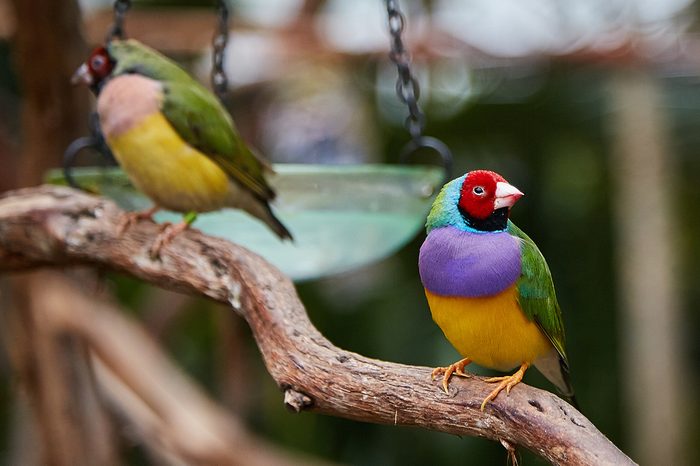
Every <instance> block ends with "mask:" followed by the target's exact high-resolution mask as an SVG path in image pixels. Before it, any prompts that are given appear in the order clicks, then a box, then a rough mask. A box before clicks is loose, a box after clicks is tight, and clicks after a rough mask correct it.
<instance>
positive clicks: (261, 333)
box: [0, 186, 634, 465]
mask: <svg viewBox="0 0 700 466" xmlns="http://www.w3.org/2000/svg"><path fill="white" fill-rule="evenodd" d="M121 215H122V211H121V210H119V208H117V207H116V206H115V205H114V204H113V203H112V202H111V201H108V200H105V199H102V198H97V197H92V196H88V195H86V194H84V193H80V192H77V191H74V190H71V189H67V188H60V187H51V186H43V187H39V188H33V189H25V190H19V191H14V192H10V193H6V194H5V195H4V196H2V197H0V258H10V260H7V261H5V260H3V261H2V262H0V272H8V271H12V270H17V269H20V268H29V267H35V266H40V265H47V264H51V265H56V266H66V265H78V264H92V265H97V266H103V267H108V268H111V269H115V270H121V271H124V272H126V273H129V274H131V275H134V276H136V277H139V278H141V279H143V280H145V281H148V282H150V283H153V284H155V285H157V286H160V287H164V288H170V289H175V290H179V291H184V292H189V293H195V294H200V295H205V296H208V297H209V298H211V299H214V300H216V301H220V302H223V303H229V304H230V305H231V306H232V307H233V309H234V310H235V311H236V312H237V313H238V314H240V315H241V316H242V317H243V318H245V320H246V321H247V322H248V324H249V325H250V327H251V328H252V331H253V334H254V336H255V339H256V341H257V344H258V347H259V348H260V351H261V352H262V355H263V358H264V359H265V364H266V365H267V368H268V370H269V372H270V374H271V375H272V377H273V378H274V379H275V381H276V382H277V384H278V385H279V386H280V388H281V389H282V390H284V392H285V398H284V399H285V402H286V403H287V405H288V406H289V407H290V409H293V410H295V411H300V410H309V411H313V412H318V413H323V414H329V415H333V416H341V417H345V418H349V419H354V420H357V421H363V422H374V423H380V424H394V425H403V426H418V427H423V428H426V429H431V430H436V431H441V432H447V433H451V434H456V435H470V436H478V437H485V438H489V439H492V440H496V441H500V440H503V441H506V442H507V443H510V444H516V445H522V446H524V447H526V448H528V449H530V450H532V451H534V452H535V453H537V454H539V455H541V456H543V457H544V458H546V459H548V460H549V461H551V462H552V463H555V464H569V465H605V464H609V465H622V464H634V463H633V462H632V461H631V460H630V459H629V458H628V457H627V456H625V455H624V454H623V453H622V452H621V451H620V450H619V449H618V448H617V447H615V445H613V444H612V443H611V442H610V441H609V440H608V439H607V438H605V436H604V435H603V434H602V433H600V431H598V429H596V428H595V426H594V425H593V424H591V422H590V421H588V419H586V418H585V417H584V416H583V415H581V414H580V413H579V412H578V411H576V410H575V409H574V408H573V407H571V406H570V405H568V404H567V403H566V402H565V401H563V400H562V399H560V398H558V397H557V396H555V395H554V394H552V393H549V392H546V391H543V390H538V389H536V388H533V387H529V386H527V385H524V384H520V385H518V387H516V388H515V390H513V391H512V392H511V393H510V396H503V395H501V396H499V397H498V398H497V399H496V400H495V401H494V402H492V403H490V404H489V405H488V407H487V408H486V411H485V412H482V411H480V409H479V408H480V405H481V400H483V399H484V397H485V396H486V395H487V394H488V393H489V392H490V390H491V389H492V387H491V386H490V385H488V384H486V383H485V382H483V381H482V380H480V378H478V377H471V378H469V379H459V378H456V379H454V380H453V381H452V382H451V384H450V387H451V391H450V394H449V395H447V394H445V393H444V392H442V391H441V390H440V388H439V383H438V382H437V381H435V382H431V381H430V372H431V369H430V368H426V367H417V366H407V365H402V364H395V363H389V362H384V361H378V360H375V359H370V358H366V357H364V356H361V355H359V354H355V353H352V352H349V351H345V350H342V349H340V348H337V347H335V346H333V345H332V344H331V343H330V342H329V341H328V340H327V339H325V338H324V337H323V336H322V335H321V334H320V333H319V332H318V330H316V328H315V327H314V326H313V325H312V324H311V322H310V321H309V318H308V316H307V314H306V311H305V309H304V306H303V305H302V303H301V302H300V301H299V298H298V296H297V294H296V291H295V289H294V286H293V284H292V283H291V282H290V280H289V279H288V278H286V277H285V276H284V275H283V274H282V273H280V272H279V271H278V270H277V269H275V268H274V267H273V266H271V265H270V264H268V263H267V262H266V261H264V260H263V259H262V258H260V257H259V256H257V255H255V254H253V253H251V252H250V251H248V250H246V249H245V248H242V247H240V246H237V245H235V244H231V243H230V242H228V241H225V240H222V239H218V238H212V237H209V236H206V235H204V234H202V233H200V232H198V231H196V230H194V231H187V232H186V233H184V234H182V235H179V236H178V237H176V238H175V240H174V241H173V243H172V244H170V245H169V246H168V247H166V248H164V249H163V250H162V251H161V257H160V259H159V260H157V261H154V260H151V259H150V258H149V252H148V251H149V247H150V245H151V242H152V241H153V239H154V238H155V236H156V235H157V232H158V226H157V225H155V224H153V223H149V222H141V223H139V224H138V225H135V226H134V227H132V228H130V229H129V230H128V231H127V232H126V233H125V234H123V235H121V236H119V235H117V227H118V225H119V222H120V220H121Z"/></svg>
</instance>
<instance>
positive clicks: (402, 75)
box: [386, 0, 425, 140]
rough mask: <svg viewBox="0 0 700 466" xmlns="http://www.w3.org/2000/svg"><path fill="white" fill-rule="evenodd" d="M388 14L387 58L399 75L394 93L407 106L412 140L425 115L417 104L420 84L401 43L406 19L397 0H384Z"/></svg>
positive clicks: (408, 126) (421, 128)
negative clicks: (388, 39) (388, 46)
mask: <svg viewBox="0 0 700 466" xmlns="http://www.w3.org/2000/svg"><path fill="white" fill-rule="evenodd" d="M386 10H387V13H388V15H389V33H390V34H391V52H390V53H389V58H391V61H393V62H394V63H395V64H396V69H397V70H398V72H399V77H398V78H397V80H396V95H398V97H399V100H401V102H403V103H404V104H406V106H407V107H408V117H407V118H406V123H405V124H406V129H407V130H408V132H409V133H410V134H411V137H412V138H413V139H414V140H417V139H418V138H420V137H421V135H422V134H423V129H424V128H425V115H424V114H423V111H422V110H421V109H420V106H419V105H418V98H419V97H420V86H419V85H418V81H417V80H416V78H415V76H413V73H412V72H411V56H410V55H409V54H408V52H407V51H406V48H405V47H404V45H403V39H402V38H401V34H402V33H403V30H404V28H405V26H406V19H405V18H404V15H403V13H401V10H400V9H399V2H398V0H386Z"/></svg>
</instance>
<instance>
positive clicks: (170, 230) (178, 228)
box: [149, 212, 197, 259]
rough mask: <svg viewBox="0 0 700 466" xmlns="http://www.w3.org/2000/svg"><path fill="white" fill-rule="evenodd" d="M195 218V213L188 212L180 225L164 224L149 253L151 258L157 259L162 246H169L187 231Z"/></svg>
mask: <svg viewBox="0 0 700 466" xmlns="http://www.w3.org/2000/svg"><path fill="white" fill-rule="evenodd" d="M196 218H197V214H196V213H195V212H189V213H188V214H187V215H185V217H184V218H183V219H182V221H181V222H180V223H176V224H172V223H164V224H163V225H162V228H161V230H160V233H159V234H158V236H157V237H156V239H155V241H154V242H153V245H152V246H151V249H150V251H149V253H150V256H151V258H152V259H155V258H157V257H159V256H160V250H161V249H163V247H164V246H167V245H168V244H170V242H171V241H172V240H173V239H174V238H175V237H176V236H177V235H179V234H180V233H182V232H183V231H185V230H187V229H188V228H189V227H190V225H192V222H194V221H195V219H196Z"/></svg>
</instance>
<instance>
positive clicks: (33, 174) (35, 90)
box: [12, 0, 89, 186]
mask: <svg viewBox="0 0 700 466" xmlns="http://www.w3.org/2000/svg"><path fill="white" fill-rule="evenodd" d="M12 5H13V6H14V9H15V17H16V19H17V29H16V33H15V38H14V42H15V47H14V57H13V59H14V62H15V64H16V69H17V75H18V77H19V82H20V86H21V92H22V97H23V101H22V153H21V154H20V156H21V159H20V166H19V170H18V176H17V184H18V185H19V186H26V185H32V184H37V183H39V182H40V181H41V176H42V175H43V173H44V172H45V171H46V170H47V169H48V168H52V167H56V166H59V165H60V163H61V156H62V154H63V151H64V149H65V148H66V146H67V145H68V144H69V143H70V141H71V140H72V139H74V138H76V137H77V136H79V135H81V133H84V132H85V131H86V129H87V102H88V95H89V93H88V92H87V91H86V90H85V89H83V88H77V87H75V86H73V85H71V83H70V77H71V75H72V73H73V71H74V70H75V69H76V68H77V67H78V65H79V64H80V63H81V62H82V61H83V60H84V58H85V54H86V51H87V46H86V45H85V42H84V40H83V37H82V33H81V30H82V23H81V20H80V9H79V7H78V3H77V1H76V0H12Z"/></svg>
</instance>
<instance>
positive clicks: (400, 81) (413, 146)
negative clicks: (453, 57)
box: [386, 0, 452, 180]
mask: <svg viewBox="0 0 700 466" xmlns="http://www.w3.org/2000/svg"><path fill="white" fill-rule="evenodd" d="M386 11H387V14H388V19H389V34H390V35H391V51H390V52H389V58H390V59H391V61H392V62H394V63H395V64H396V69H397V70H398V73H399V76H398V78H397V79H396V95H397V96H398V97H399V100H400V101H401V102H403V103H404V104H406V107H408V116H407V117H406V121H405V126H406V129H407V130H408V132H409V134H410V135H411V141H410V142H409V143H408V144H407V145H406V147H404V148H403V150H402V151H401V156H400V158H401V161H402V162H403V161H405V159H408V157H409V156H410V155H411V154H413V153H415V152H416V151H418V150H419V149H421V148H427V149H431V150H433V151H435V152H437V154H438V155H439V156H440V158H441V159H442V164H443V168H444V169H445V180H449V178H450V176H451V172H452V153H451V152H450V149H449V148H448V147H447V145H446V144H445V143H444V142H442V141H441V140H439V139H437V138H433V137H429V136H423V130H424V129H425V114H424V113H423V111H422V110H421V108H420V106H419V105H418V98H419V97H420V86H419V85H418V80H417V79H416V77H415V76H414V75H413V72H412V71H411V56H410V54H409V53H408V51H407V50H406V48H405V47H404V45H403V39H402V37H401V36H402V34H403V31H404V29H405V27H406V18H405V17H404V15H403V13H402V12H401V9H400V8H399V0H386Z"/></svg>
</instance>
